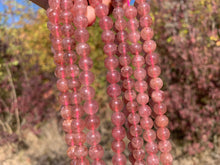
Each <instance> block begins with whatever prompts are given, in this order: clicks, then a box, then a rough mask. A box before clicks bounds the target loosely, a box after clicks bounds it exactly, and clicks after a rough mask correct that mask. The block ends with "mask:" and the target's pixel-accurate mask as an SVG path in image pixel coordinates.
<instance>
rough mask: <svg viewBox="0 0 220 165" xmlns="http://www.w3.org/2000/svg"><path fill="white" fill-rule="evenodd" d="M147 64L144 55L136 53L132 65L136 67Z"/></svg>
mask: <svg viewBox="0 0 220 165" xmlns="http://www.w3.org/2000/svg"><path fill="white" fill-rule="evenodd" d="M144 64H145V60H144V57H143V56H140V55H136V56H134V57H133V59H132V65H133V66H135V67H141V66H143V65H144Z"/></svg>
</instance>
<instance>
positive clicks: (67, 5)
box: [60, 0, 73, 10]
mask: <svg viewBox="0 0 220 165" xmlns="http://www.w3.org/2000/svg"><path fill="white" fill-rule="evenodd" d="M60 1H61V3H60V8H61V9H62V10H69V9H71V8H72V7H73V2H72V0H60Z"/></svg>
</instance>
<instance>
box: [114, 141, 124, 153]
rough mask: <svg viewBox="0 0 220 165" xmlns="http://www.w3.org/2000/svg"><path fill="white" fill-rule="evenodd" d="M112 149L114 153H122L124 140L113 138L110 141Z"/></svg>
mask: <svg viewBox="0 0 220 165" xmlns="http://www.w3.org/2000/svg"><path fill="white" fill-rule="evenodd" d="M112 150H113V151H114V152H115V153H122V152H123V151H124V150H125V142H124V141H123V140H120V141H118V140H114V141H113V142H112Z"/></svg>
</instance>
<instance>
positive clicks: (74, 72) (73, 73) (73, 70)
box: [66, 64, 79, 77]
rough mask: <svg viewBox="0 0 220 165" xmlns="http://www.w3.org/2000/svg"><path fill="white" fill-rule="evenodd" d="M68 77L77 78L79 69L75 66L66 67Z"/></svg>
mask: <svg viewBox="0 0 220 165" xmlns="http://www.w3.org/2000/svg"><path fill="white" fill-rule="evenodd" d="M66 73H67V76H68V77H77V76H78V75H79V67H78V66H77V65H75V64H73V65H68V66H67V67H66Z"/></svg>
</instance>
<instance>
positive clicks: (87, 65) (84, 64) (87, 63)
mask: <svg viewBox="0 0 220 165" xmlns="http://www.w3.org/2000/svg"><path fill="white" fill-rule="evenodd" d="M92 66H93V61H92V59H91V58H90V57H82V58H80V60H79V67H80V68H81V69H82V70H90V69H91V68H92Z"/></svg>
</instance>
